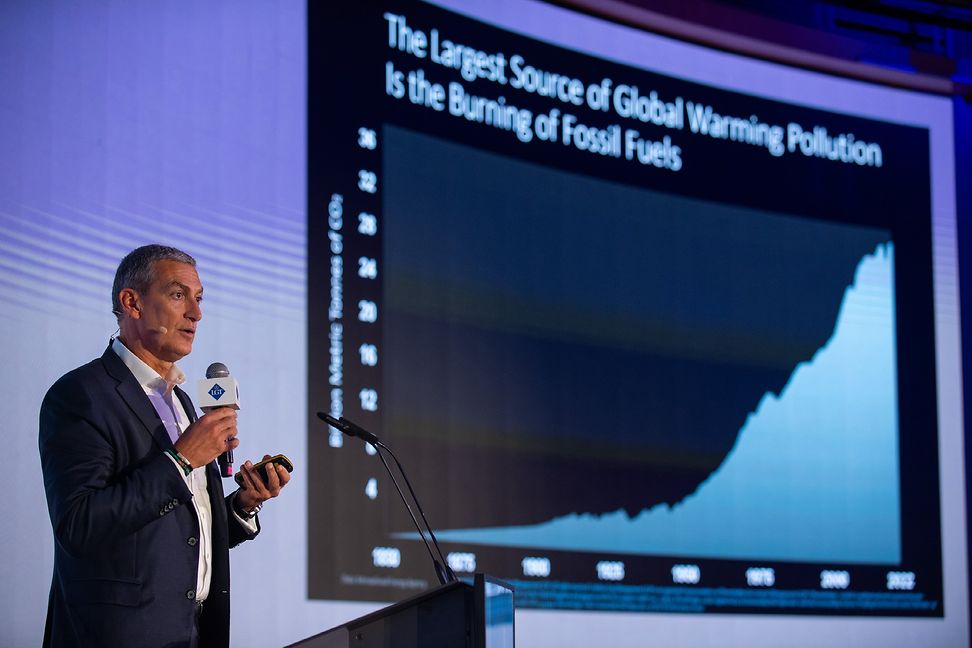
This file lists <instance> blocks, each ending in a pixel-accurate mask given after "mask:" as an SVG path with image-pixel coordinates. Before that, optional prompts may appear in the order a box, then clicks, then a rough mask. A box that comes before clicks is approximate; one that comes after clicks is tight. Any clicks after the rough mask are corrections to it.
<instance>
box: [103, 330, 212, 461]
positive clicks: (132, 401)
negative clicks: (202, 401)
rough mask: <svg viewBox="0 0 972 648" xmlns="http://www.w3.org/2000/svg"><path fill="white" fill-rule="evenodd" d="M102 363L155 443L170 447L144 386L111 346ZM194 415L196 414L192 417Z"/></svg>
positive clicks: (124, 399) (167, 434) (126, 402)
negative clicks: (143, 388)
mask: <svg viewBox="0 0 972 648" xmlns="http://www.w3.org/2000/svg"><path fill="white" fill-rule="evenodd" d="M101 362H102V363H103V364H104V366H105V370H106V371H107V372H108V375H109V376H111V377H112V378H114V379H115V381H117V383H118V384H117V385H116V386H115V389H116V390H117V391H118V395H119V396H121V399H122V400H123V401H125V404H126V405H128V408H129V409H131V410H132V413H133V414H134V415H135V417H136V418H137V419H138V420H139V421H140V422H141V423H142V425H144V426H145V430H146V431H147V432H148V433H149V434H151V435H152V438H153V439H154V440H155V443H156V444H157V445H158V446H159V447H160V448H162V449H165V448H168V447H170V446H171V445H172V441H171V440H170V439H169V433H168V432H167V431H166V429H165V425H164V424H163V423H162V419H160V418H159V414H158V412H156V411H155V407H153V406H152V402H151V401H149V399H148V396H146V395H145V392H144V391H143V390H142V386H141V385H139V384H138V381H137V380H135V376H134V375H132V372H131V371H130V370H129V369H128V367H126V366H125V363H124V362H122V360H121V358H119V357H118V354H117V353H115V352H114V351H113V350H112V348H111V346H110V345H109V346H108V348H107V349H106V350H105V352H104V354H102V356H101ZM194 415H195V413H193V414H192V415H191V416H194Z"/></svg>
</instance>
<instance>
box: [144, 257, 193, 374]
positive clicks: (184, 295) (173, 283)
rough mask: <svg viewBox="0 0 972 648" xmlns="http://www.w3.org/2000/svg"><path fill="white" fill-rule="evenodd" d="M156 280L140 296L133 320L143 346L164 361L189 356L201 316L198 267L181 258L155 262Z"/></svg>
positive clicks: (173, 360) (174, 360) (172, 360)
mask: <svg viewBox="0 0 972 648" xmlns="http://www.w3.org/2000/svg"><path fill="white" fill-rule="evenodd" d="M153 269H154V270H155V273H154V274H155V281H153V282H152V285H151V286H149V288H148V290H146V291H145V292H144V293H139V294H138V295H137V303H138V314H137V315H138V316H137V317H136V318H134V319H133V321H132V324H133V326H134V329H135V331H134V332H135V336H136V337H137V338H138V339H139V341H140V342H141V346H142V347H143V348H144V349H145V350H146V351H148V352H149V353H151V354H152V355H153V356H155V357H156V358H158V359H159V360H162V361H164V362H176V361H177V360H180V359H181V358H183V357H185V356H187V355H189V353H190V352H191V351H192V341H193V339H195V337H196V324H197V323H198V322H199V320H200V319H202V309H201V308H200V302H201V301H202V293H203V287H202V284H201V283H200V281H199V274H198V273H197V272H196V269H195V268H194V267H193V266H191V265H189V264H188V263H180V262H178V261H168V260H167V261H156V262H155V263H154V265H153Z"/></svg>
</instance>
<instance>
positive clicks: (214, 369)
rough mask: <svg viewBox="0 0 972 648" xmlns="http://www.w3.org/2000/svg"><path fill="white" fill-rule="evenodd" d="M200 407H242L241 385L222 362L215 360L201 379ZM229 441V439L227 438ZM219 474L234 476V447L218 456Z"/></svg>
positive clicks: (208, 408) (208, 409)
mask: <svg viewBox="0 0 972 648" xmlns="http://www.w3.org/2000/svg"><path fill="white" fill-rule="evenodd" d="M198 396H199V409H201V410H202V411H204V412H209V411H211V410H214V409H216V408H218V407H232V408H233V409H235V410H238V409H240V385H239V383H237V382H236V379H235V378H233V377H232V376H230V373H229V369H227V368H226V365H224V364H223V363H222V362H214V363H213V364H211V365H209V368H208V369H206V378H205V379H204V380H200V381H199V391H198ZM227 441H229V439H227ZM217 462H218V463H219V474H220V475H221V476H223V477H232V476H233V449H232V448H227V449H226V452H224V453H223V454H221V455H219V457H218V458H217Z"/></svg>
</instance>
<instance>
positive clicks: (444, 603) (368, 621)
mask: <svg viewBox="0 0 972 648" xmlns="http://www.w3.org/2000/svg"><path fill="white" fill-rule="evenodd" d="M513 609H514V605H513V588H512V586H510V585H509V584H507V583H504V582H503V581H501V580H498V579H496V578H492V577H491V576H486V575H485V574H476V576H475V578H474V579H473V583H472V584H469V583H468V582H465V581H456V582H452V583H446V584H445V585H440V586H439V587H436V588H434V589H430V590H427V591H425V592H422V593H421V594H417V595H416V596H413V597H411V598H408V599H405V600H404V601H399V602H398V603H395V604H393V605H389V606H388V607H385V608H382V609H380V610H376V611H375V612H372V613H370V614H366V615H364V616H362V617H358V618H357V619H354V620H352V621H348V622H347V623H345V624H343V625H339V626H337V627H335V628H331V629H330V630H328V631H326V632H322V633H320V634H317V635H314V636H312V637H308V638H306V639H303V640H301V641H298V642H297V643H294V644H291V645H290V646H288V647H287V648H351V647H353V648H513V646H514V640H515V636H514V624H513Z"/></svg>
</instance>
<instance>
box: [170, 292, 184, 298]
mask: <svg viewBox="0 0 972 648" xmlns="http://www.w3.org/2000/svg"><path fill="white" fill-rule="evenodd" d="M172 299H182V292H181V291H176V292H174V293H172Z"/></svg>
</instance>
